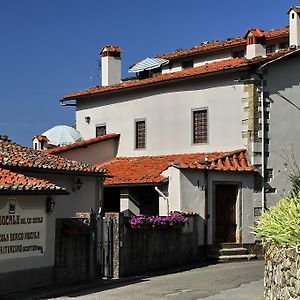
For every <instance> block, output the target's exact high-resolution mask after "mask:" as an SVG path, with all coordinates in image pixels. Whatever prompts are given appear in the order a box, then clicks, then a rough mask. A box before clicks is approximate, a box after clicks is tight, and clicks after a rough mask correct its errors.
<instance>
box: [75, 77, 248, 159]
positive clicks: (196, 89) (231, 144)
mask: <svg viewBox="0 0 300 300" xmlns="http://www.w3.org/2000/svg"><path fill="white" fill-rule="evenodd" d="M245 96H246V95H245V92H244V86H243V83H240V82H238V81H237V80H236V78H233V77H225V78H224V77H223V78H222V79H219V78H215V79H199V80H195V81H192V80H190V81H189V82H187V81H185V82H182V83H176V84H173V85H168V86H162V85H161V86H160V87H159V88H156V87H155V88H151V89H148V90H145V89H144V91H136V92H130V93H129V92H128V93H121V92H119V93H117V94H111V95H105V96H101V97H100V96H97V97H93V98H90V99H82V100H78V102H77V103H78V105H77V111H76V124H77V125H76V126H77V129H78V130H79V131H80V132H81V134H82V136H83V137H84V139H88V138H91V137H93V136H94V132H95V125H96V124H99V123H106V125H107V132H108V133H109V132H118V133H120V134H121V137H120V145H119V150H118V154H117V155H118V156H140V155H159V154H171V153H191V152H204V151H224V150H233V149H239V148H243V147H245V145H244V143H243V140H242V134H241V131H242V120H243V119H245V118H247V114H246V113H245V112H244V110H243V105H242V101H241V99H242V97H245ZM201 108H207V109H208V143H207V144H197V145H195V144H193V143H192V109H201ZM86 115H89V116H90V117H91V122H90V124H87V123H85V122H84V117H85V116H86ZM141 118H143V119H145V120H146V149H145V150H135V145H134V142H135V128H134V126H135V120H136V119H141Z"/></svg>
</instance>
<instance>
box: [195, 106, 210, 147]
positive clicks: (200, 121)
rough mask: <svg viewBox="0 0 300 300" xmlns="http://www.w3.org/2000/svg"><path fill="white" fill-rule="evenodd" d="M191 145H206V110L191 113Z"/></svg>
mask: <svg viewBox="0 0 300 300" xmlns="http://www.w3.org/2000/svg"><path fill="white" fill-rule="evenodd" d="M193 143H194V144H204V143H207V109H201V110H194V111H193Z"/></svg>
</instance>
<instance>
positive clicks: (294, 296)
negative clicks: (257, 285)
mask: <svg viewBox="0 0 300 300" xmlns="http://www.w3.org/2000/svg"><path fill="white" fill-rule="evenodd" d="M264 294H265V299H266V300H285V299H288V300H299V299H300V253H297V252H296V250H295V249H276V250H274V251H268V252H267V253H266V262H265V292H264Z"/></svg>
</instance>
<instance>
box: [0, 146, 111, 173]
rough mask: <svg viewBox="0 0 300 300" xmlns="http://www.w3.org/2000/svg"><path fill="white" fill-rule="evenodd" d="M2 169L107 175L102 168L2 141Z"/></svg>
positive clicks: (0, 159) (0, 153) (0, 162)
mask: <svg viewBox="0 0 300 300" xmlns="http://www.w3.org/2000/svg"><path fill="white" fill-rule="evenodd" d="M0 167H4V168H7V169H9V168H18V169H28V168H33V169H39V170H45V171H47V170H48V171H49V170H50V171H51V170H52V171H53V170H55V171H65V172H66V171H67V172H69V173H87V174H95V175H96V174H98V175H101V174H103V173H105V170H103V169H102V168H100V167H96V166H91V165H88V164H83V163H81V162H77V161H74V160H69V159H66V158H63V157H59V156H56V155H51V154H48V153H46V152H45V151H40V150H34V149H32V148H28V147H24V146H21V145H18V144H16V143H13V142H8V141H0Z"/></svg>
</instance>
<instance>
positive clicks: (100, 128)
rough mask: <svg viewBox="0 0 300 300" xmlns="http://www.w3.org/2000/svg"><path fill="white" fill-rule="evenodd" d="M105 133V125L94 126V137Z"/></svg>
mask: <svg viewBox="0 0 300 300" xmlns="http://www.w3.org/2000/svg"><path fill="white" fill-rule="evenodd" d="M105 134H106V125H98V126H96V137H97V136H101V135H105Z"/></svg>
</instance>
